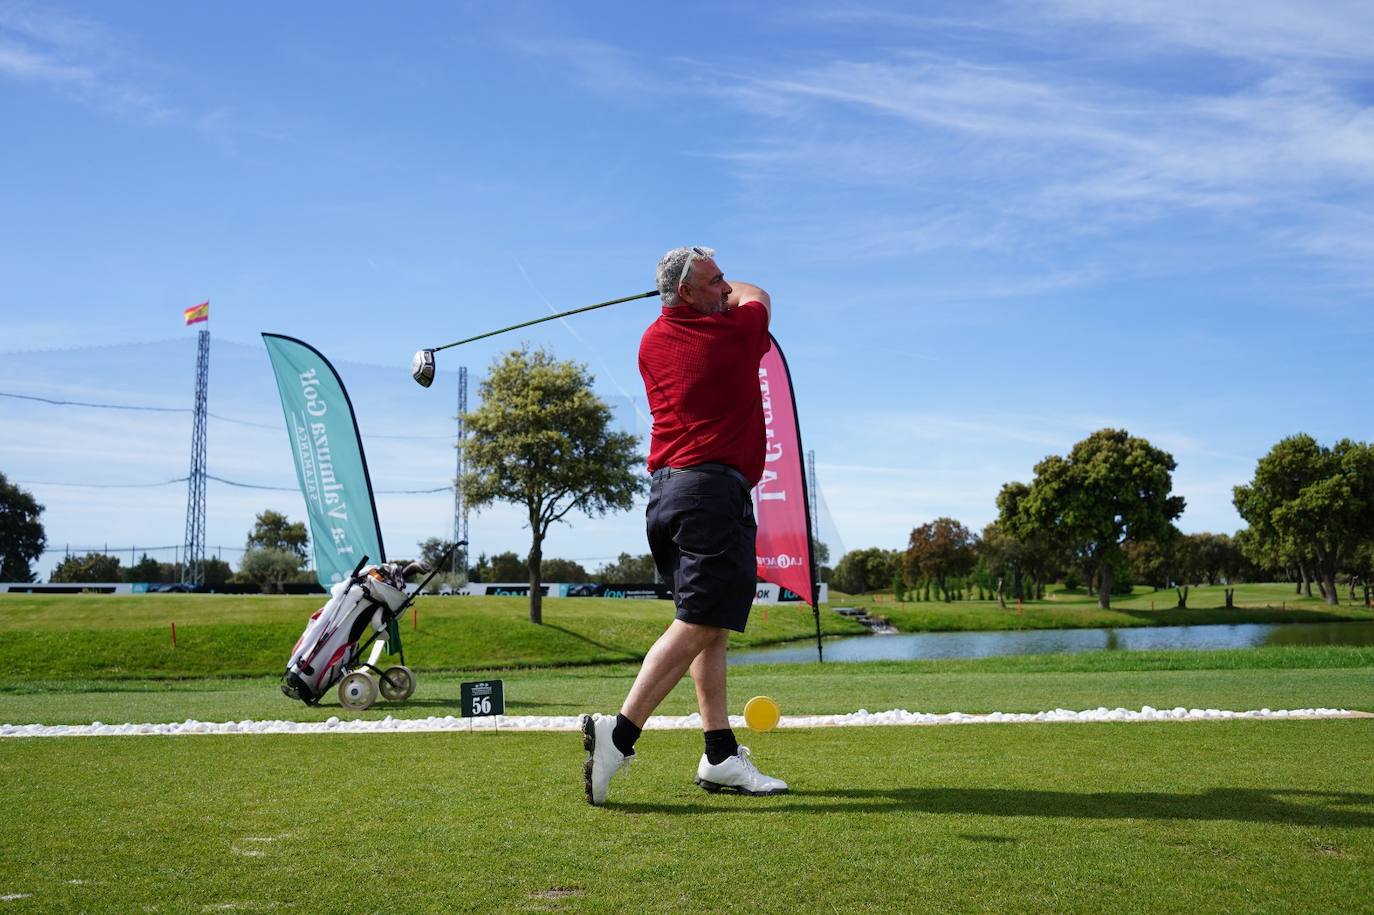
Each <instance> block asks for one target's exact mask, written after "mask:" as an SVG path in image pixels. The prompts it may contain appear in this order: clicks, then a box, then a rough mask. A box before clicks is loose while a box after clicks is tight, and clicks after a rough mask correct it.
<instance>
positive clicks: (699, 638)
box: [673, 620, 730, 654]
mask: <svg viewBox="0 0 1374 915" xmlns="http://www.w3.org/2000/svg"><path fill="white" fill-rule="evenodd" d="M673 628H674V629H676V630H677V632H678V639H679V640H680V641H681V642H682V643H683V644H684V645H687V646H690V647H691V648H693V649H694V651H693V652H692V653H693V654H698V653H700V652H702V651H705V650H706V649H708V648H714V647H717V646H719V645H723V644H725V641H726V639H728V638H729V637H730V633H729V632H728V631H726V630H725V629H722V628H721V627H719V626H705V625H703V624H701V623H688V622H684V621H682V620H673Z"/></svg>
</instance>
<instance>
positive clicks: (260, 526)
mask: <svg viewBox="0 0 1374 915" xmlns="http://www.w3.org/2000/svg"><path fill="white" fill-rule="evenodd" d="M245 545H246V546H247V547H248V549H250V550H252V549H257V548H265V549H273V550H285V551H286V552H288V553H295V554H296V555H297V556H299V557H300V558H301V559H302V560H304V559H306V558H308V557H309V556H310V534H309V532H307V531H306V529H305V523H304V522H303V521H297V522H296V523H295V524H292V523H291V522H289V521H287V520H286V516H285V515H283V514H282V513H280V512H275V511H272V509H270V508H269V509H267V510H266V511H264V512H262V513H260V514H259V515H258V517H257V519H256V522H255V523H254V524H253V529H252V530H251V531H249V532H248V543H247V544H245Z"/></svg>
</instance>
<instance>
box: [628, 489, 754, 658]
mask: <svg viewBox="0 0 1374 915" xmlns="http://www.w3.org/2000/svg"><path fill="white" fill-rule="evenodd" d="M646 521H647V524H648V529H649V549H650V551H651V552H652V553H653V554H654V565H655V566H657V567H658V574H659V575H661V576H662V577H663V580H664V581H665V582H667V583H668V584H669V585H670V586H671V587H672V589H673V601H674V602H675V603H676V604H677V614H676V616H677V618H678V619H680V620H682V621H683V622H684V623H696V624H698V625H702V626H717V627H719V628H721V629H733V630H734V631H736V632H743V631H744V626H745V624H746V623H748V622H749V610H750V608H751V607H752V606H753V605H754V595H755V593H756V592H757V590H758V589H757V586H756V581H757V577H756V572H757V569H758V565H757V562H758V560H757V557H756V555H755V553H754V538H755V536H756V535H757V534H758V525H757V524H756V523H755V522H754V501H753V498H752V497H751V496H750V493H749V490H748V489H746V488H745V484H744V480H743V477H740V476H738V475H737V474H733V473H723V472H714V473H712V472H707V471H704V470H685V471H682V472H674V473H672V474H669V475H667V476H665V477H663V478H662V479H659V480H655V481H654V483H653V486H652V487H651V488H650V489H649V509H648V512H647V513H646Z"/></svg>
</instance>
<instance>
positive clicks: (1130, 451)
mask: <svg viewBox="0 0 1374 915" xmlns="http://www.w3.org/2000/svg"><path fill="white" fill-rule="evenodd" d="M1176 466H1177V465H1176V464H1175V462H1174V459H1173V456H1172V455H1170V454H1169V453H1168V452H1166V451H1162V450H1160V449H1158V448H1156V447H1154V446H1153V445H1151V444H1150V443H1149V442H1148V441H1147V440H1145V439H1143V438H1137V437H1135V436H1133V435H1131V434H1129V433H1128V432H1126V430H1124V429H1101V430H1098V431H1097V432H1094V433H1093V434H1092V435H1090V436H1088V437H1087V438H1086V439H1084V440H1083V441H1081V442H1079V443H1078V444H1076V445H1074V446H1073V450H1072V451H1070V452H1069V455H1068V457H1060V456H1058V455H1051V456H1049V457H1047V458H1045V459H1044V460H1043V461H1041V462H1040V463H1039V464H1037V465H1036V466H1035V479H1034V481H1033V482H1032V483H1031V485H1030V491H1029V492H1028V493H1027V494H1026V496H1025V499H1024V500H1023V504H1022V505H1021V507H1020V508H1021V514H1022V516H1023V518H1024V520H1025V521H1026V522H1027V523H1028V524H1029V525H1030V526H1031V527H1032V528H1033V529H1035V530H1038V531H1040V532H1044V533H1046V534H1048V535H1049V536H1050V537H1052V538H1054V539H1056V540H1058V541H1059V542H1060V543H1062V544H1064V545H1066V546H1067V547H1068V548H1069V549H1071V550H1072V551H1073V552H1074V554H1075V556H1076V557H1077V558H1078V559H1079V561H1081V562H1082V563H1083V564H1084V566H1085V568H1088V569H1091V570H1092V571H1093V572H1094V574H1095V577H1096V579H1097V586H1098V587H1097V592H1098V596H1097V604H1098V606H1099V607H1101V608H1104V609H1105V608H1108V607H1110V606H1111V595H1112V578H1113V574H1114V572H1115V570H1116V569H1118V568H1120V567H1121V566H1122V565H1123V563H1124V558H1125V557H1124V555H1123V553H1122V544H1123V543H1125V542H1126V541H1128V540H1150V539H1158V538H1160V537H1165V536H1168V534H1169V532H1170V531H1171V530H1172V529H1173V520H1174V519H1175V518H1177V517H1178V516H1179V515H1181V514H1182V513H1183V506H1184V501H1183V497H1182V496H1174V495H1170V490H1171V489H1172V488H1173V471H1174V468H1175V467H1176Z"/></svg>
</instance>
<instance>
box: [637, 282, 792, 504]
mask: <svg viewBox="0 0 1374 915" xmlns="http://www.w3.org/2000/svg"><path fill="white" fill-rule="evenodd" d="M771 345H772V344H771V343H770V342H769V339H768V309H766V308H764V306H763V303H761V302H746V303H744V304H742V305H740V306H739V307H738V308H731V309H729V310H728V311H723V312H720V313H719V314H714V315H704V314H702V313H701V312H699V311H696V310H695V309H693V308H691V307H690V306H687V305H679V306H678V307H676V308H664V309H663V313H662V314H661V315H659V318H658V320H657V321H655V322H654V323H653V324H650V325H649V329H648V330H646V331H645V332H644V337H643V339H642V340H640V342H639V374H640V375H642V376H643V377H644V390H645V392H646V393H647V394H648V397H649V410H650V411H651V412H652V413H653V417H654V429H653V435H652V437H651V441H650V447H649V472H650V473H653V472H654V471H655V470H658V469H659V468H660V467H693V466H695V465H697V464H728V465H729V466H731V467H733V468H735V469H736V470H738V471H739V472H740V473H742V474H744V476H745V478H746V479H747V480H749V482H750V484H751V485H753V484H756V483H758V481H759V477H761V476H763V452H764V435H763V429H764V426H763V397H762V395H761V394H760V393H759V360H760V359H762V358H763V354H764V353H766V352H768V350H769V348H770V347H771Z"/></svg>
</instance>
